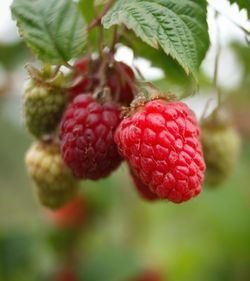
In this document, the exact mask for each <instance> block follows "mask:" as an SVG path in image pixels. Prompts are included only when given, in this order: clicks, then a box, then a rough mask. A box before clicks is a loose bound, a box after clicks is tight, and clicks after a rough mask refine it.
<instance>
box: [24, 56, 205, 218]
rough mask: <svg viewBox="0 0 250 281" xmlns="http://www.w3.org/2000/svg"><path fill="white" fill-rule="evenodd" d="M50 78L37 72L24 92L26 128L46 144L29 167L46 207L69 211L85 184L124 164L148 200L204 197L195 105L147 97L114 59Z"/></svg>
mask: <svg viewBox="0 0 250 281" xmlns="http://www.w3.org/2000/svg"><path fill="white" fill-rule="evenodd" d="M50 73H51V75H48V72H47V71H46V72H45V71H44V72H42V73H40V74H37V71H35V74H36V75H35V76H34V77H32V78H31V81H30V83H29V85H28V87H27V88H26V90H25V94H24V101H25V102H24V111H25V120H26V124H27V127H28V128H29V130H30V132H32V134H33V135H34V136H35V137H36V138H38V139H39V141H38V143H37V144H35V145H34V146H33V147H32V148H31V149H30V151H29V152H28V154H27V158H26V163H27V167H28V172H29V174H30V176H31V178H32V179H33V181H34V182H35V185H36V186H37V188H36V190H37V193H38V197H39V198H40V201H41V203H42V204H43V205H45V206H47V207H50V208H59V207H62V206H63V205H64V204H66V203H68V202H69V201H70V200H72V197H73V196H74V195H75V193H76V188H75V186H76V185H77V183H78V181H79V180H84V179H90V180H99V179H101V178H104V177H107V176H109V175H110V174H111V173H112V172H113V171H114V170H116V169H117V167H118V166H119V165H120V164H121V162H122V160H125V161H126V162H127V164H128V166H129V170H130V174H131V177H132V179H133V182H134V186H135V188H136V190H137V192H138V193H139V195H140V196H141V197H142V198H144V199H145V200H148V201H157V200H160V199H165V200H169V201H172V202H174V203H181V202H184V201H188V200H189V199H191V198H193V197H195V196H197V195H198V194H199V193H200V192H201V185H202V181H203V177H204V170H205V164H204V160H203V153H202V149H201V144H200V130H199V126H198V123H197V121H196V118H195V116H194V114H193V113H192V111H191V110H190V109H189V108H188V107H187V105H185V104H184V103H182V102H180V101H169V98H170V97H166V96H165V97H162V95H161V93H159V91H157V90H156V89H154V90H152V88H147V89H146V91H147V98H146V97H145V96H144V98H143V99H140V98H139V97H140V95H139V93H140V92H139V91H140V90H139V87H138V83H137V81H136V77H135V74H134V72H133V70H132V69H131V68H130V67H129V66H128V65H126V64H125V63H122V62H117V61H115V60H114V59H112V60H110V59H109V57H108V58H106V59H103V58H102V59H101V58H97V59H93V58H92V57H84V58H82V59H80V60H77V61H76V63H75V65H74V69H73V71H72V73H70V74H69V75H68V76H67V77H64V79H63V80H60V79H59V80H58V79H57V78H56V77H62V75H60V74H57V75H55V74H53V72H50ZM52 74H53V75H52ZM64 80H66V82H67V83H66V82H65V81H64ZM60 83H61V84H60ZM65 83H66V84H65ZM69 84H70V86H66V85H69ZM156 93H157V97H155V96H156ZM136 94H137V95H138V97H135V95H136ZM160 96H161V98H160ZM124 106H126V110H125V111H124ZM122 116H123V117H124V118H123V117H122ZM69 204H70V203H69ZM65 208H66V209H67V206H66V207H65ZM67 210H68V211H67V212H69V213H71V211H72V210H73V211H72V212H73V213H74V212H75V210H76V213H77V212H78V211H77V210H78V208H74V207H72V209H71V207H69V208H68V209H67ZM59 211H60V210H59ZM60 212H61V213H62V214H64V215H63V216H62V218H65V212H64V211H63V210H61V211H60ZM60 212H59V214H60ZM67 212H66V213H67ZM57 217H58V218H60V215H59V216H57ZM58 220H59V221H60V219H58ZM64 223H65V220H64Z"/></svg>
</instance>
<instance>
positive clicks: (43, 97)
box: [23, 79, 67, 138]
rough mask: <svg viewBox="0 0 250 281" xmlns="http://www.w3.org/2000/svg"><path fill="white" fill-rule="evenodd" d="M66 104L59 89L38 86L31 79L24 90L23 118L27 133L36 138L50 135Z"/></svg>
mask: <svg viewBox="0 0 250 281" xmlns="http://www.w3.org/2000/svg"><path fill="white" fill-rule="evenodd" d="M66 102H67V96H66V94H65V93H64V92H63V91H62V90H60V89H59V88H54V87H52V86H49V85H45V84H44V85H43V84H41V83H40V84H39V82H37V81H35V80H34V79H31V80H30V81H29V82H28V84H27V85H26V86H25V90H24V110H23V111H24V117H25V123H26V126H27V128H28V130H29V132H30V133H31V134H32V135H34V136H35V137H37V138H40V137H42V136H43V135H46V134H50V133H52V132H53V131H54V130H55V129H56V127H57V125H58V123H59V121H60V119H61V116H62V113H63V110H64V107H65V105H66Z"/></svg>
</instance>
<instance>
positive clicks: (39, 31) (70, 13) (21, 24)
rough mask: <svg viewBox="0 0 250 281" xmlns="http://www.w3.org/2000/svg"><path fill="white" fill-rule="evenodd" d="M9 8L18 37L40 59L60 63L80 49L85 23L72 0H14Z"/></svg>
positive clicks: (80, 51) (84, 38) (84, 37)
mask: <svg viewBox="0 0 250 281" xmlns="http://www.w3.org/2000/svg"><path fill="white" fill-rule="evenodd" d="M11 10H12V15H13V18H14V19H15V20H16V21H17V26H18V28H19V32H20V35H21V37H23V39H24V40H25V42H26V43H27V45H28V46H29V47H30V48H31V50H32V51H33V52H34V54H36V55H37V57H38V58H39V59H40V60H42V61H43V62H45V63H50V64H63V63H65V62H67V61H68V60H70V59H71V58H73V57H77V56H79V55H80V54H81V53H82V52H83V50H84V48H85V44H86V37H87V35H86V27H85V23H84V20H83V18H82V17H81V13H80V12H79V10H78V9H77V6H76V4H74V3H73V2H72V1H70V0H51V1H44V0H34V1H30V0H15V1H14V2H13V4H12V7H11Z"/></svg>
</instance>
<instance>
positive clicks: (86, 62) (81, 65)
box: [70, 57, 99, 99]
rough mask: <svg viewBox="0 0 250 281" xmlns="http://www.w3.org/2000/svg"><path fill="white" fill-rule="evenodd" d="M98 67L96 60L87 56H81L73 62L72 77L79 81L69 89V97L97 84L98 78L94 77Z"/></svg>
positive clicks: (88, 89) (85, 91) (89, 89)
mask: <svg viewBox="0 0 250 281" xmlns="http://www.w3.org/2000/svg"><path fill="white" fill-rule="evenodd" d="M98 67H99V61H98V60H91V59H90V58H89V57H83V58H81V59H79V60H77V61H76V62H75V65H74V73H73V78H74V79H77V78H79V81H80V82H79V83H77V85H76V86H74V87H72V88H71V89H70V94H71V96H72V97H71V98H72V99H73V98H74V97H76V96H77V95H79V94H83V93H88V92H90V91H92V90H93V89H94V88H95V86H96V85H97V84H98V79H97V78H95V77H94V74H95V72H96V71H97V69H98Z"/></svg>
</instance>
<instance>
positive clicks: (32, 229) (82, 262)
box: [0, 0, 250, 281]
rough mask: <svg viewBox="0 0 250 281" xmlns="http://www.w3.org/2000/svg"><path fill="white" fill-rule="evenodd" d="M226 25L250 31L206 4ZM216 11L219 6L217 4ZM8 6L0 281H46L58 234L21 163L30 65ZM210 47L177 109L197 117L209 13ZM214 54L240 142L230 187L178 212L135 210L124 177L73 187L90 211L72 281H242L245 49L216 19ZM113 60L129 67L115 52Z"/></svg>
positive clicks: (249, 120)
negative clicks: (144, 275) (193, 91)
mask: <svg viewBox="0 0 250 281" xmlns="http://www.w3.org/2000/svg"><path fill="white" fill-rule="evenodd" d="M210 2H211V4H212V5H214V6H216V7H218V9H219V10H221V11H222V12H223V14H225V15H226V16H227V17H229V18H231V19H233V21H235V22H237V23H238V24H240V25H242V26H244V27H246V28H250V24H249V22H248V21H247V16H246V12H245V11H241V12H239V10H238V8H237V6H235V5H233V6H231V7H230V6H229V4H228V3H227V1H226V0H225V1H224V0H220V1H216V0H214V1H210ZM218 2H219V3H218ZM10 4H11V1H9V0H5V1H3V0H2V1H0V281H36V280H52V279H50V276H51V273H52V272H53V271H54V270H55V268H57V267H59V266H60V261H61V258H60V255H61V254H62V249H63V247H64V245H65V243H67V239H68V234H67V233H64V232H62V231H58V230H57V229H56V228H55V227H54V226H53V225H51V223H49V222H48V220H47V219H46V213H45V212H44V210H43V209H42V208H41V207H40V206H39V205H38V203H37V202H36V200H35V199H34V196H33V193H32V189H31V183H30V181H29V179H28V177H27V175H26V171H25V166H24V160H23V159H24V155H25V152H26V150H27V149H28V147H29V146H30V144H31V142H32V139H31V137H29V136H28V133H27V131H26V130H25V128H24V125H23V120H22V110H21V104H22V101H21V94H22V87H23V83H24V81H25V80H26V78H27V75H26V73H25V70H24V65H25V63H27V62H31V63H32V62H34V58H33V57H32V55H31V54H30V53H29V51H28V50H27V49H26V47H25V45H24V44H23V43H22V42H21V41H20V39H19V37H18V34H17V31H16V27H15V24H14V22H12V21H11V16H10V11H9V6H10ZM208 20H209V24H210V36H211V41H212V46H211V48H210V50H209V52H208V54H207V56H206V59H205V61H204V63H203V64H202V68H201V74H200V76H201V85H200V90H199V93H198V94H197V95H196V96H195V97H192V98H188V99H187V100H186V101H187V102H188V104H189V105H190V106H191V107H192V108H193V109H194V110H195V111H196V113H197V115H198V116H200V115H201V114H202V112H203V110H204V107H205V104H206V102H207V100H208V99H210V98H212V100H213V102H212V105H211V108H212V107H213V105H214V104H216V99H215V94H214V93H215V89H214V87H213V85H212V78H213V68H214V58H215V51H216V46H215V45H216V41H215V38H216V36H215V28H216V23H215V20H214V12H213V9H212V8H210V9H209V19H208ZM218 25H219V28H220V35H221V44H222V47H223V51H222V55H221V63H220V67H219V85H220V86H221V87H222V89H223V95H224V97H225V98H226V102H227V104H228V106H229V107H230V108H231V111H232V113H233V116H234V121H235V125H236V126H237V129H238V131H239V132H240V134H241V137H242V152H241V158H240V160H239V163H238V165H237V169H236V171H235V173H234V174H233V175H232V177H231V178H230V179H229V180H228V181H227V182H226V183H225V184H223V186H221V187H219V188H216V189H209V188H207V187H204V191H203V193H202V194H201V196H199V198H197V199H195V200H191V202H188V203H185V204H183V205H173V204H170V203H164V202H163V203H154V204H152V203H145V202H143V201H142V200H141V199H140V198H139V197H138V196H137V194H136V193H135V191H134V189H133V185H132V182H131V180H130V179H129V177H128V173H127V168H126V166H125V165H123V166H122V167H121V168H120V169H119V170H118V171H117V172H115V173H113V175H112V176H111V177H110V178H108V179H106V180H102V181H99V182H96V183H94V182H89V181H86V182H83V183H82V188H81V193H82V196H83V197H84V198H86V199H87V200H88V201H89V202H91V206H94V208H93V210H92V211H91V216H90V217H91V218H90V219H89V222H87V224H88V226H87V227H86V228H85V229H84V231H82V233H81V236H80V238H79V241H78V244H77V252H78V256H79V258H78V262H77V264H76V267H77V271H78V274H79V276H80V277H79V278H80V280H86V281H97V280H102V281H129V280H130V279H131V278H132V277H133V276H136V275H137V274H138V273H139V271H140V270H144V269H145V268H154V269H157V270H159V271H160V272H162V274H163V275H164V279H163V280H169V281H186V280H192V281H201V280H202V281H217V280H218V281H223V280H225V281H249V280H250V173H249V171H250V49H249V46H248V45H247V43H246V40H245V36H244V33H243V32H242V31H241V30H240V29H239V28H238V27H236V26H235V25H234V24H233V23H232V22H231V21H229V20H228V19H227V18H226V17H220V18H219V19H218ZM117 59H118V60H124V61H125V62H126V63H131V62H132V52H131V50H129V49H128V48H125V47H121V48H120V50H119V51H118V54H117ZM136 63H137V65H138V67H139V68H140V69H141V71H142V72H143V74H144V75H145V76H146V77H147V78H148V79H151V80H156V81H157V82H158V83H159V82H160V84H161V85H162V83H163V85H164V77H163V72H162V71H161V70H159V69H156V68H152V67H151V66H150V63H149V62H148V61H146V60H144V59H137V62H136Z"/></svg>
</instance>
